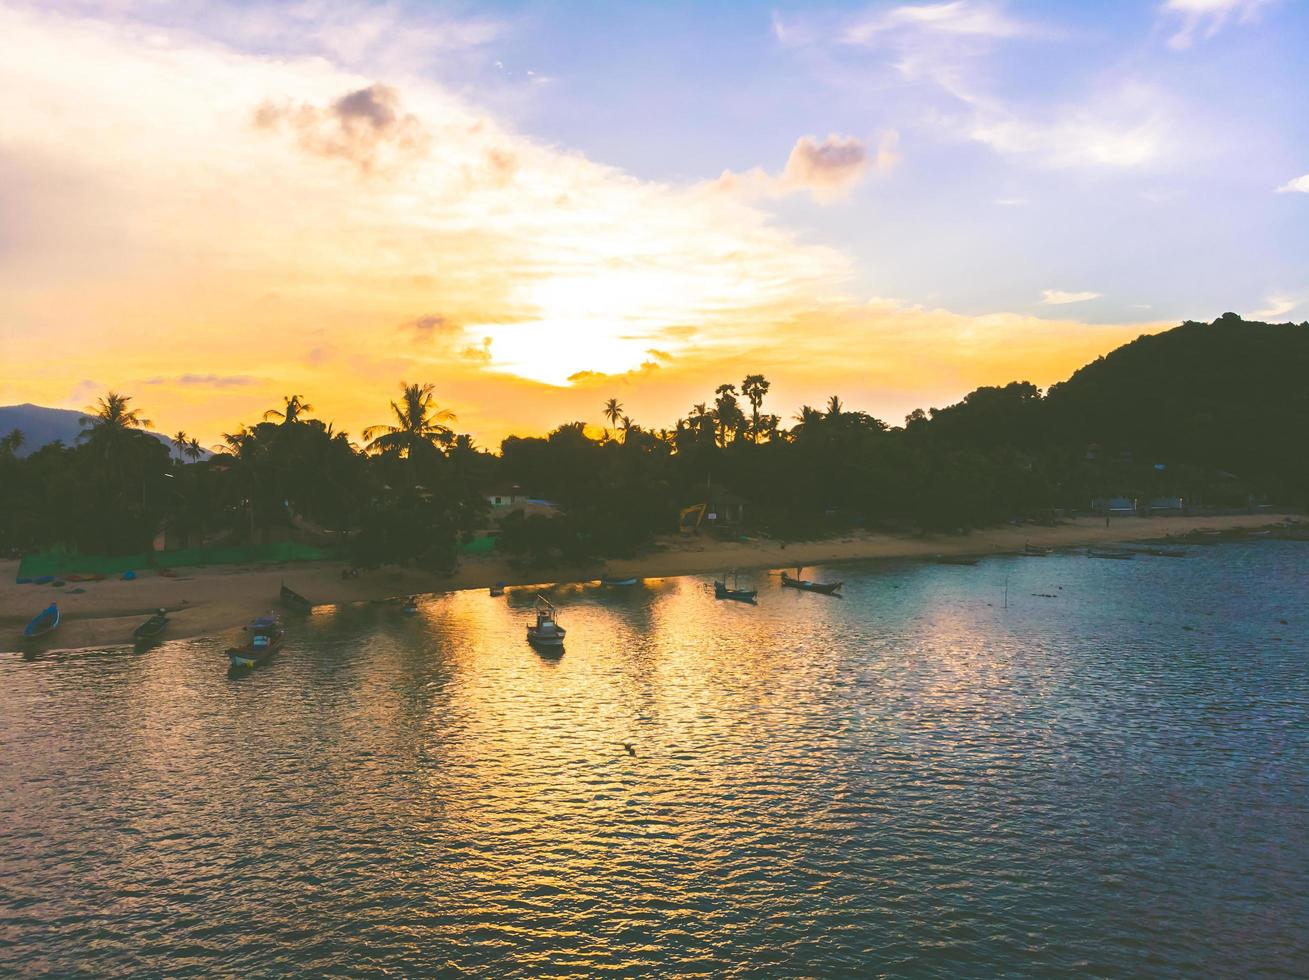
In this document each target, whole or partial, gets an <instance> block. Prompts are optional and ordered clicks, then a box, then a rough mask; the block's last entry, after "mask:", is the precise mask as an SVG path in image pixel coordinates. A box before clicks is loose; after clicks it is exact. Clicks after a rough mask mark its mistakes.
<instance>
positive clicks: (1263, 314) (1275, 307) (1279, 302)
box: [1251, 294, 1303, 320]
mask: <svg viewBox="0 0 1309 980" xmlns="http://www.w3.org/2000/svg"><path fill="white" fill-rule="evenodd" d="M1264 302H1265V303H1267V304H1268V305H1267V306H1266V307H1264V308H1263V309H1262V310H1254V311H1253V312H1252V313H1251V316H1257V317H1258V318H1259V319H1261V320H1276V319H1277V318H1278V317H1281V316H1286V314H1288V313H1290V312H1291V311H1292V310H1294V309H1295V308H1296V307H1298V306H1299V305H1300V304H1301V303H1302V302H1303V299H1301V298H1300V297H1298V296H1287V295H1285V294H1274V295H1272V296H1269V297H1268V298H1267V299H1266V300H1264Z"/></svg>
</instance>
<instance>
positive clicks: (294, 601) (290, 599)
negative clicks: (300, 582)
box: [281, 583, 314, 613]
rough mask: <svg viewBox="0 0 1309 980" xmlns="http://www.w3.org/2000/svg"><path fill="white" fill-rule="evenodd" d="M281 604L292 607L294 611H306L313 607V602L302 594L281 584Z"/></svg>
mask: <svg viewBox="0 0 1309 980" xmlns="http://www.w3.org/2000/svg"><path fill="white" fill-rule="evenodd" d="M281 599H282V605H284V606H286V608H287V609H294V610H295V611H296V612H302V613H307V612H309V611H310V610H312V609H313V608H314V604H313V603H312V602H310V601H309V600H308V599H306V598H305V597H304V596H302V595H301V594H300V593H299V592H296V591H294V590H293V589H289V588H287V587H286V585H285V583H283V585H282V591H281Z"/></svg>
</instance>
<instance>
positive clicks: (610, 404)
mask: <svg viewBox="0 0 1309 980" xmlns="http://www.w3.org/2000/svg"><path fill="white" fill-rule="evenodd" d="M622 414H623V406H622V405H621V404H619V402H618V399H617V398H610V399H609V400H608V401H607V402H605V407H604V417H605V418H607V419H608V420H609V424H610V425H612V426H617V425H618V420H619V418H620V417H622Z"/></svg>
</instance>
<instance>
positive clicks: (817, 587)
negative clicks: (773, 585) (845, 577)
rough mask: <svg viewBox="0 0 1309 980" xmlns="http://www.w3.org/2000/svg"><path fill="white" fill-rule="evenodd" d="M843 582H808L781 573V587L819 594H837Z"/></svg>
mask: <svg viewBox="0 0 1309 980" xmlns="http://www.w3.org/2000/svg"><path fill="white" fill-rule="evenodd" d="M844 584H845V583H844V582H810V581H809V580H808V579H803V578H792V577H791V576H790V574H789V573H787V572H783V573H782V587H783V588H787V589H800V590H801V591H802V592H817V593H818V594H820V595H837V594H838V593H839V592H840V591H841V586H842V585H844Z"/></svg>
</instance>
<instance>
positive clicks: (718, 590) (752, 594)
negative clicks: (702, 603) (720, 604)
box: [714, 572, 759, 602]
mask: <svg viewBox="0 0 1309 980" xmlns="http://www.w3.org/2000/svg"><path fill="white" fill-rule="evenodd" d="M726 580H727V576H726V575H724V576H723V578H722V580H721V581H720V580H719V579H714V598H715V599H734V600H736V601H737V602H754V601H755V599H756V598H758V596H759V590H758V589H743V588H741V587H740V585H741V583H740V582H739V581H738V580H737V576H736V572H732V586H731V588H728V586H727V581H726Z"/></svg>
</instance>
